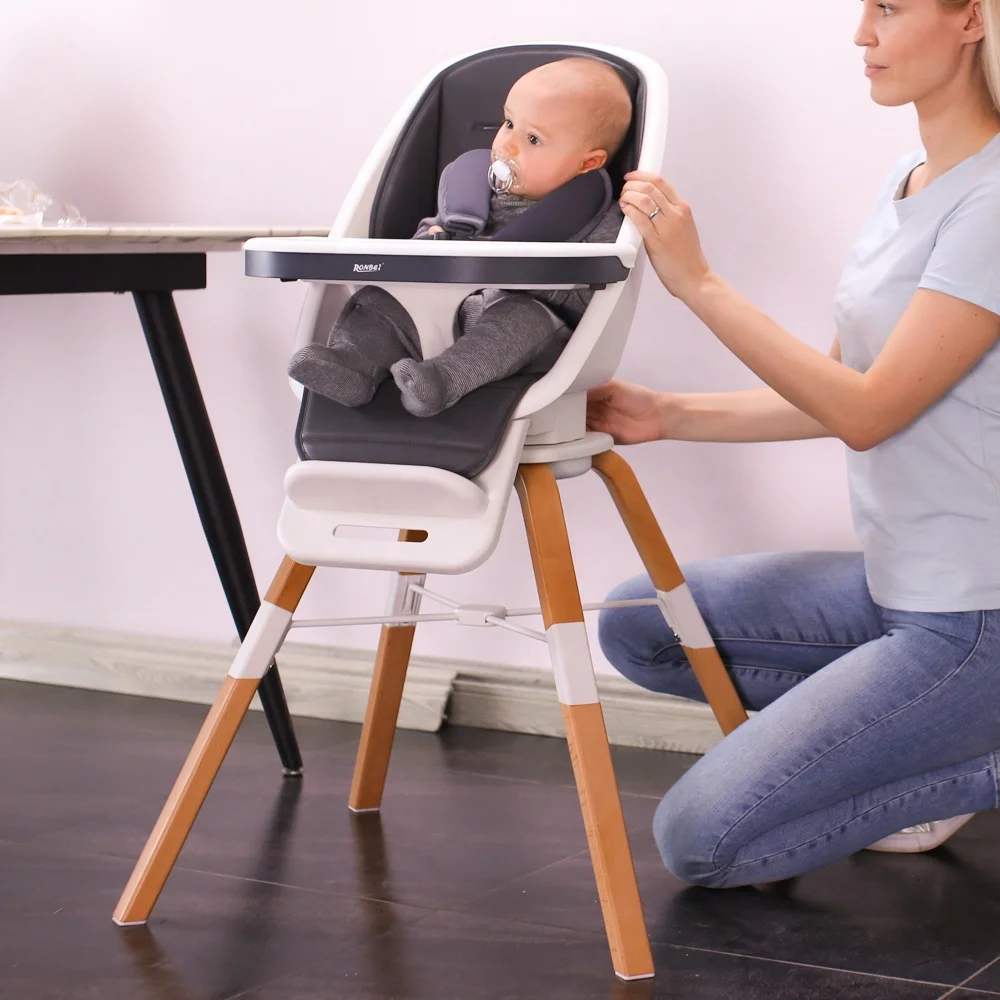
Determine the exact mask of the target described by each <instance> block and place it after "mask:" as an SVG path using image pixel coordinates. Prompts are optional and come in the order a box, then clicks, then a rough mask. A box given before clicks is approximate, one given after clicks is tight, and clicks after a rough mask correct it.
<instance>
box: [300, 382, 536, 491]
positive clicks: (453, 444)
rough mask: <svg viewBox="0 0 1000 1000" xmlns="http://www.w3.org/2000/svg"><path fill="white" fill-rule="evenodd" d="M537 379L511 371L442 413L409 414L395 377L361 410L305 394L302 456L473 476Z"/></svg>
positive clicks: (484, 464) (485, 463) (496, 445)
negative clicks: (431, 414) (412, 466)
mask: <svg viewBox="0 0 1000 1000" xmlns="http://www.w3.org/2000/svg"><path fill="white" fill-rule="evenodd" d="M538 378H539V376H538V375H512V376H511V377H510V378H505V379H503V380H501V381H499V382H491V383H489V384H488V385H484V386H482V387H481V388H479V389H476V390H475V391H474V392H470V393H469V394H468V395H467V396H464V397H463V398H462V399H460V400H459V401H458V402H457V403H456V404H455V405H454V406H451V407H449V408H448V409H447V410H445V411H444V412H443V413H439V414H438V415H437V416H436V417H414V416H413V415H412V414H410V413H407V412H406V410H404V409H403V403H402V401H401V399H400V395H399V389H397V388H396V384H395V382H393V381H392V379H386V380H385V382H383V383H382V385H381V386H379V389H378V391H377V392H376V393H375V398H374V399H373V400H372V401H371V402H370V403H369V404H368V405H367V406H358V407H355V408H352V407H349V406H342V405H341V404H340V403H335V402H333V400H330V399H327V398H326V397H325V396H320V395H318V394H317V393H315V392H307V393H306V394H305V397H304V398H303V400H302V409H301V410H300V411H299V425H298V429H297V433H296V447H297V449H298V453H299V457H300V458H303V459H313V460H316V461H326V462H379V463H384V464H386V465H429V466H432V467H433V468H436V469H444V470H445V471H447V472H454V473H456V474H457V475H459V476H467V477H469V478H471V477H472V476H477V475H479V473H480V472H482V471H483V469H485V468H486V467H487V466H488V465H489V464H490V462H492V461H493V459H494V457H495V456H496V453H497V449H499V447H500V442H501V441H502V440H503V435H504V431H506V429H507V425H508V424H509V423H510V419H511V417H512V416H513V415H514V410H515V409H516V408H517V404H518V403H519V402H520V401H521V397H522V396H523V395H524V394H525V392H526V391H527V390H528V388H529V387H530V386H531V384H532V383H533V382H535V381H537V379H538Z"/></svg>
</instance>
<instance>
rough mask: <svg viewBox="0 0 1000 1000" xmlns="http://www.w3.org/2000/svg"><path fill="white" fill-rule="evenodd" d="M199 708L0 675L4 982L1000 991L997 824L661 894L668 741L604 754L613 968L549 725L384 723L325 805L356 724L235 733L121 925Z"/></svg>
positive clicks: (373, 989)
mask: <svg viewBox="0 0 1000 1000" xmlns="http://www.w3.org/2000/svg"><path fill="white" fill-rule="evenodd" d="M204 715H205V709H204V708H203V707H199V706H192V705H181V704H175V703H169V702H159V701H150V700H145V699H139V698H126V697H120V696H116V695H102V694H94V693H91V692H83V691H73V690H68V689H61V688H50V687H43V686H38V685H30V684H16V683H11V682H0V762H2V763H0V796H2V802H3V809H2V810H0V872H2V882H0V887H2V893H0V998H2V1000H227V998H233V997H246V998H247V1000H318V998H338V1000H339V998H344V1000H362V998H364V1000H372V998H379V1000H382V998H385V1000H389V998H392V1000H429V998H433V1000H478V998H484V1000H485V998H497V1000H522V998H524V1000H534V998H545V1000H563V998H566V1000H570V998H572V1000H590V998H595V1000H596V998H600V1000H667V998H669V1000H703V998H705V1000H707V998H725V1000H738V998H746V1000H757V998H761V1000H764V998H766V1000H805V998H808V1000H842V998H850V1000H854V998H857V1000H911V998H912V1000H937V998H944V997H949V998H955V1000H959V998H965V1000H971V998H974V997H980V998H982V997H989V996H994V997H1000V814H994V813H990V814H987V815H984V816H981V817H979V818H978V819H977V820H976V821H975V822H974V823H972V824H970V825H969V826H968V827H966V828H965V829H964V830H962V831H961V833H960V834H959V835H958V836H956V837H955V838H954V839H953V841H952V842H951V843H950V844H949V846H948V847H947V848H945V849H942V850H940V851H938V852H936V853H935V854H933V855H923V856H918V857H900V856H888V855H873V854H862V855H859V856H857V857H855V858H852V859H850V860H848V861H845V862H843V863H841V864H838V865H834V866H832V867H831V868H829V869H826V870H824V871H819V872H815V873H814V874H812V875H809V876H807V877H805V878H802V879H799V880H798V881H797V882H795V883H793V884H792V885H791V886H790V887H788V888H787V890H786V891H784V892H770V893H766V894H765V893H760V892H758V891H757V890H753V889H748V890H736V891H730V892H712V891H707V890H699V889H691V888H685V887H684V886H683V885H681V884H680V883H679V882H677V880H676V879H674V878H672V877H671V876H670V875H669V874H668V873H667V872H666V871H665V870H664V869H663V867H662V865H661V864H660V862H659V860H658V857H657V855H656V851H655V848H654V847H653V845H652V841H651V838H650V833H649V825H650V820H651V817H652V814H653V810H654V808H655V806H656V802H657V800H658V797H659V795H660V794H661V793H662V791H663V790H664V789H665V788H666V787H667V786H668V785H669V784H670V783H671V782H672V781H674V780H676V778H677V777H678V776H679V775H680V774H681V773H682V772H683V771H684V770H685V769H686V768H687V767H689V766H690V765H691V763H692V762H693V760H694V758H691V757H685V756H682V755H676V754H664V753H655V752H646V751H638V750H625V749H616V751H615V760H616V766H617V768H618V774H619V781H620V784H621V788H622V792H623V796H622V798H623V804H624V808H625V812H626V817H627V820H628V823H629V827H630V831H631V838H632V844H633V849H634V852H635V856H636V865H637V869H638V872H639V881H640V887H641V889H642V894H643V900H644V903H645V907H646V915H647V921H648V924H649V929H650V934H651V937H652V939H653V942H654V944H653V950H654V956H655V959H656V963H657V969H658V972H657V978H656V980H655V981H654V982H651V983H638V984H630V985H625V984H621V983H618V982H617V981H615V979H614V977H613V975H612V971H611V965H610V961H609V957H608V952H607V946H606V943H605V939H604V935H603V928H602V924H601V917H600V911H599V908H598V903H597V898H596V890H595V888H594V882H593V875H592V872H591V869H590V865H589V859H588V857H587V854H586V843H585V839H584V832H583V824H582V821H581V819H580V814H579V808H578V804H577V800H576V792H575V789H574V787H573V781H572V773H571V770H570V767H569V762H568V759H567V754H566V747H565V744H564V743H562V742H561V741H559V740H550V739H544V738H537V737H526V736H514V735H509V734H503V733H489V732H482V731H477V730H462V729H445V730H444V731H443V732H442V733H441V734H439V735H437V736H428V735H423V734H415V733H400V734H399V737H398V740H397V744H396V753H395V756H394V760H393V767H392V769H391V772H390V777H389V784H388V789H387V794H386V801H385V807H384V810H383V815H382V816H381V818H379V817H377V816H364V817H352V816H351V815H350V814H349V813H348V812H347V809H346V797H347V790H348V786H349V784H350V776H351V768H352V765H353V754H354V749H355V744H356V741H357V737H358V728H357V727H356V726H351V725H346V724H339V723H329V722H317V721H314V720H305V719H303V720H298V722H297V727H298V731H299V737H300V740H301V742H302V745H303V748H304V751H305V755H306V769H307V770H306V777H305V779H304V781H301V782H296V781H291V782H290V781H284V782H283V781H282V779H281V778H280V776H279V770H278V767H277V764H276V758H275V755H274V751H273V748H272V746H271V743H270V739H269V736H268V734H267V730H266V726H265V725H264V722H263V719H262V717H261V716H260V715H259V714H257V713H254V714H252V716H251V717H250V718H249V719H248V721H247V723H246V724H245V725H244V727H243V729H242V731H241V732H240V735H239V737H238V739H237V742H236V744H235V746H234V748H233V750H232V752H231V753H230V756H229V758H228V759H227V761H226V764H225V766H224V767H223V771H222V774H221V776H220V778H219V781H218V782H217V784H216V787H215V788H214V789H213V791H212V794H211V795H210V796H209V799H208V802H207V804H206V806H205V809H204V810H203V812H202V815H201V816H200V817H199V819H198V822H197V823H196V825H195V828H194V831H193V833H192V835H191V837H190V838H189V840H188V843H187V845H186V846H185V848H184V851H183V852H182V854H181V857H180V861H179V864H178V867H177V869H175V871H174V874H173V875H172V877H171V879H170V881H169V882H168V883H167V887H166V889H165V890H164V893H163V896H162V897H161V899H160V901H159V904H158V906H157V908H156V910H155V911H154V913H153V917H152V919H151V920H150V922H149V925H148V927H147V928H135V929H130V930H122V929H120V928H117V927H115V926H114V925H113V924H112V923H111V911H112V910H113V908H114V905H115V903H116V901H117V899H118V896H119V894H120V892H121V889H122V887H123V886H124V884H125V881H126V880H127V878H128V875H129V872H130V871H131V868H132V864H133V862H134V860H135V858H136V857H137V856H138V854H139V851H140V850H141V848H142V845H143V842H144V841H145V838H146V835H147V834H148V832H149V830H150V828H151V826H152V824H153V822H154V820H155V819H156V816H157V814H158V812H159V810H160V807H161V805H162V803H163V800H164V798H165V796H166V794H167V792H168V790H169V788H170V786H171V784H172V783H173V779H174V777H175V776H176V773H177V770H178V768H179V766H180V763H181V761H182V760H183V758H184V756H185V754H186V753H187V750H188V748H189V746H190V744H191V741H192V740H193V738H194V735H195V733H196V732H197V730H198V727H199V726H200V724H201V721H202V719H203V717H204Z"/></svg>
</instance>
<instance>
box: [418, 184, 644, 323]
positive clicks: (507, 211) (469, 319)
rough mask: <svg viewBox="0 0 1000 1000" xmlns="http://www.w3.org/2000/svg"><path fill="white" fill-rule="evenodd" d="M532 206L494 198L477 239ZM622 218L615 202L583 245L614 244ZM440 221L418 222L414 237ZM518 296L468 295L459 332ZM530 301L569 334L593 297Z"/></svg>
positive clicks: (547, 293)
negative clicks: (543, 307)
mask: <svg viewBox="0 0 1000 1000" xmlns="http://www.w3.org/2000/svg"><path fill="white" fill-rule="evenodd" d="M534 204H535V202H533V201H531V200H529V199H528V198H521V197H519V196H518V195H513V194H494V195H493V196H492V198H491V200H490V215H489V218H488V219H487V222H486V228H485V229H484V230H483V232H482V234H481V235H480V236H479V237H477V238H478V239H485V238H487V237H489V236H492V235H493V234H494V233H496V232H497V231H498V230H500V229H502V228H503V227H504V226H506V225H507V224H508V223H509V222H512V221H513V220H514V219H516V218H517V217H518V216H519V215H521V214H522V213H524V212H526V211H527V210H528V209H529V208H531V206H532V205H534ZM623 221H624V215H623V214H622V210H621V208H619V206H618V203H617V202H615V203H614V204H613V205H612V206H611V208H609V209H608V211H607V212H606V213H605V215H604V218H603V219H601V221H600V222H599V223H598V224H597V226H596V228H595V229H594V230H593V232H591V233H590V235H589V236H587V237H586V238H585V239H584V240H583V242H584V243H614V242H615V240H616V239H617V238H618V231H619V230H620V229H621V225H622V222H623ZM441 225H442V220H441V218H440V217H439V216H432V217H431V218H427V219H422V220H421V221H420V226H419V227H418V229H417V231H416V233H414V237H417V236H423V235H425V234H426V232H427V230H428V229H430V228H431V227H432V226H441ZM521 294H524V293H522V292H509V291H506V290H504V289H502V288H484V289H482V290H481V291H479V292H475V293H473V294H472V295H470V296H469V297H468V298H467V299H466V300H465V301H464V302H463V303H462V305H461V308H460V309H459V311H458V316H457V321H458V326H459V331H460V332H461V333H465V331H466V330H467V329H468V328H469V327H471V326H473V325H474V324H475V322H476V321H477V320H478V319H479V317H480V316H481V315H482V314H483V311H484V310H485V309H486V307H487V306H489V305H491V304H492V303H493V302H495V301H496V300H497V299H499V298H500V297H502V296H504V295H521ZM531 296H532V298H535V299H537V300H538V301H539V302H544V303H545V304H546V305H547V306H548V307H549V309H550V310H551V311H552V312H553V313H554V314H555V315H556V316H557V317H558V318H559V319H560V320H562V322H563V323H565V324H566V326H567V327H568V329H569V331H570V332H572V331H573V330H574V329H576V325H577V324H578V323H579V322H580V319H581V318H582V316H583V314H584V312H586V310H587V306H588V305H590V300H591V299H592V298H593V297H594V293H593V291H591V289H589V288H561V289H551V290H544V291H533V292H531Z"/></svg>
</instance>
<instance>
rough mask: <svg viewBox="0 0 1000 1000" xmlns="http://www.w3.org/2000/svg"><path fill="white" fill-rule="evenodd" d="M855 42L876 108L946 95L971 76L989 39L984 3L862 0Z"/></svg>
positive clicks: (935, 0) (924, 0)
mask: <svg viewBox="0 0 1000 1000" xmlns="http://www.w3.org/2000/svg"><path fill="white" fill-rule="evenodd" d="M862 3H863V4H864V12H863V14H862V17H861V24H860V26H859V27H858V33H857V35H856V36H855V38H854V41H855V44H857V45H859V46H861V47H863V48H864V50H865V73H866V75H867V76H868V78H869V79H870V80H871V93H872V99H873V100H874V101H875V103H876V104H882V105H885V106H887V107H898V106H899V105H902V104H910V103H912V102H917V103H919V102H921V101H923V100H925V99H926V98H928V97H931V96H933V95H934V94H935V93H941V92H944V91H946V90H948V89H949V88H950V86H952V85H954V84H955V83H956V81H958V80H960V79H961V78H962V76H963V74H966V73H968V71H969V68H970V66H971V65H972V59H973V58H974V56H975V43H976V42H978V41H979V40H980V39H981V38H982V37H983V29H982V9H981V4H980V3H979V2H978V0H974V2H972V3H970V4H968V5H967V6H965V7H960V8H959V9H957V10H955V9H950V8H948V7H946V6H945V5H944V4H942V3H941V2H940V0H884V2H879V0H862Z"/></svg>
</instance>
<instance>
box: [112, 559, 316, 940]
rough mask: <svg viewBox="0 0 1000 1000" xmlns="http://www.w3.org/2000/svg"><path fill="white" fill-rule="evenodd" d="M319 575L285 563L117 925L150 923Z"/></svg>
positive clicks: (128, 889) (135, 874) (125, 896)
mask: <svg viewBox="0 0 1000 1000" xmlns="http://www.w3.org/2000/svg"><path fill="white" fill-rule="evenodd" d="M313 571H314V567H312V566H302V565H300V564H298V563H296V562H293V561H292V560H291V559H288V558H287V557H286V558H285V560H284V561H283V562H282V564H281V568H280V569H279V570H278V572H277V574H276V575H275V577H274V582H273V583H272V584H271V588H270V590H268V592H267V595H266V596H265V598H264V601H263V602H262V604H261V606H260V610H259V611H258V612H257V614H256V616H255V617H254V620H253V624H252V625H251V626H250V631H249V632H248V633H247V636H246V638H245V639H244V640H243V643H242V645H241V646H240V649H239V652H238V653H237V654H236V659H235V660H234V661H233V665H232V667H231V668H230V670H229V674H228V675H227V677H226V679H225V681H224V682H223V685H222V690H221V691H219V694H218V696H217V697H216V699H215V703H214V704H213V705H212V708H211V710H210V711H209V713H208V717H207V718H206V719H205V722H204V724H203V725H202V727H201V732H199V733H198V738H197V739H196V740H195V743H194V746H193V747H192V748H191V752H190V753H189V754H188V758H187V760H186V761H185V762H184V767H183V768H182V769H181V773H180V775H179V776H178V778H177V781H176V782H175V783H174V787H173V790H172V791H171V792H170V796H169V798H168V799H167V802H166V805H164V807H163V811H162V812H161V813H160V818H159V819H158V820H157V821H156V826H155V827H154V828H153V832H152V833H151V834H150V835H149V839H148V840H147V841H146V846H145V848H144V849H143V852H142V855H141V856H140V858H139V860H138V861H137V862H136V866H135V868H134V869H133V871H132V877H131V878H130V879H129V881H128V885H126V886H125V891H124V892H123V893H122V897H121V899H120V900H119V901H118V906H117V907H116V909H115V912H114V917H113V919H114V922H115V923H116V924H118V925H120V926H122V927H128V926H131V925H134V924H144V923H145V922H146V920H147V919H148V918H149V914H150V913H151V912H152V910H153V906H154V905H155V904H156V900H157V899H158V898H159V895H160V892H161V891H162V889H163V886H164V884H165V883H166V881H167V878H168V877H169V876H170V872H171V870H172V869H173V867H174V863H175V862H176V861H177V856H178V855H179V854H180V852H181V848H182V847H183V846H184V841H185V840H187V836H188V834H189V833H190V832H191V827H192V826H193V825H194V821H195V819H196V817H197V816H198V812H199V811H200V809H201V807H202V804H203V803H204V801H205V798H206V796H207V795H208V790H209V789H210V788H211V787H212V782H213V781H215V776H216V775H217V774H218V773H219V768H220V767H221V766H222V761H223V760H224V759H225V756H226V753H227V752H228V751H229V747H230V746H231V745H232V742H233V739H234V738H235V737H236V731H237V730H238V729H239V727H240V723H241V722H242V721H243V717H244V716H245V715H246V713H247V709H248V708H249V707H250V702H251V700H252V699H253V696H254V694H255V693H256V691H257V687H258V685H259V684H260V679H261V677H263V676H264V672H265V671H266V670H267V668H268V667H269V666H270V663H271V660H272V659H273V658H274V654H275V653H277V651H278V649H279V648H280V646H281V644H282V642H283V641H284V638H285V634H286V633H287V631H288V626H289V625H290V624H291V621H292V614H293V613H294V611H295V609H296V608H297V607H298V604H299V601H300V600H301V598H302V594H303V592H304V591H305V589H306V587H307V586H308V584H309V581H310V579H311V578H312V575H313Z"/></svg>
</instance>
